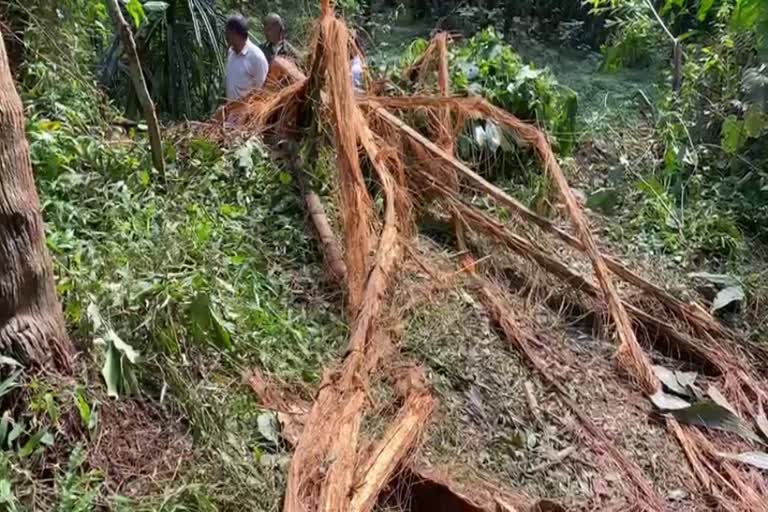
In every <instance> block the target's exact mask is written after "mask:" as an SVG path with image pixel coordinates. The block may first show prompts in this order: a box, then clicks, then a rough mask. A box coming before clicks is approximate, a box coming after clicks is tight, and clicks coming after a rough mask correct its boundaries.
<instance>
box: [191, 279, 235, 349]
mask: <svg viewBox="0 0 768 512" xmlns="http://www.w3.org/2000/svg"><path fill="white" fill-rule="evenodd" d="M189 314H190V320H191V321H192V322H191V323H192V325H191V326H190V331H191V332H192V336H193V337H194V338H195V340H196V341H197V342H198V343H212V344H213V345H215V346H217V347H218V348H220V349H225V350H228V349H231V348H232V336H231V334H230V332H231V331H232V330H234V326H232V325H231V324H229V323H228V322H226V321H224V319H223V318H222V317H221V315H220V314H219V312H218V311H217V309H216V307H215V306H214V305H213V303H212V302H211V298H210V296H209V295H207V294H204V293H200V294H198V295H197V297H195V300H194V301H192V304H191V305H190V308H189Z"/></svg>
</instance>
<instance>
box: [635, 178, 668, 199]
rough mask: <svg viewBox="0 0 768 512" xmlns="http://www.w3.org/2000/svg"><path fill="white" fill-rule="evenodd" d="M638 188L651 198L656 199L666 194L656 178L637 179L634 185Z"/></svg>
mask: <svg viewBox="0 0 768 512" xmlns="http://www.w3.org/2000/svg"><path fill="white" fill-rule="evenodd" d="M635 186H636V187H637V189H638V190H640V191H641V192H645V194H646V195H647V196H648V197H649V198H651V199H658V198H659V197H663V196H664V195H665V194H666V191H665V190H664V186H663V185H662V184H661V182H659V180H657V179H656V178H650V179H645V180H641V181H638V182H637V184H636V185H635Z"/></svg>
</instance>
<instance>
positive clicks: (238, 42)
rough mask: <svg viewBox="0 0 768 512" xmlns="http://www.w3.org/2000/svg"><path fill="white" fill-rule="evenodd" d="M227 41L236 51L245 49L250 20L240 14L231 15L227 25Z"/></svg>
mask: <svg viewBox="0 0 768 512" xmlns="http://www.w3.org/2000/svg"><path fill="white" fill-rule="evenodd" d="M225 34H226V36H227V43H228V44H229V46H230V47H232V49H233V50H235V51H236V52H238V53H239V52H241V51H243V48H244V47H245V43H246V42H247V41H248V21H247V20H246V19H245V18H244V17H242V16H240V15H239V14H237V15H234V16H230V17H229V18H228V19H227V24H226V27H225Z"/></svg>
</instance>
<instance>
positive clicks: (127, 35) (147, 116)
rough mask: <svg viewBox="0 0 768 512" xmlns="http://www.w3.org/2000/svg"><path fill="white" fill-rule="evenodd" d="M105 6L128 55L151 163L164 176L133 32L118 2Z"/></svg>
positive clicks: (157, 131) (113, 0) (156, 129)
mask: <svg viewBox="0 0 768 512" xmlns="http://www.w3.org/2000/svg"><path fill="white" fill-rule="evenodd" d="M107 7H108V8H109V12H110V14H111V15H112V19H113V20H114V22H115V25H117V33H118V34H120V39H121V40H122V43H123V49H124V50H125V53H126V56H127V57H128V69H129V74H130V76H131V81H132V82H133V89H134V91H135V92H136V97H137V98H138V99H139V103H140V104H141V108H142V109H143V110H144V120H145V121H146V122H147V131H148V132H149V145H150V146H151V148H152V164H153V165H154V166H155V169H157V172H159V173H160V176H162V177H165V158H164V156H163V154H164V153H163V142H162V139H161V138H160V123H158V121H157V113H156V112H155V104H154V103H153V102H152V97H151V96H150V95H149V89H147V82H146V81H145V80H144V72H143V71H142V70H141V63H140V61H139V55H138V52H137V50H136V42H135V41H134V39H133V33H132V32H131V28H130V27H129V26H128V23H127V22H126V21H125V17H124V16H123V12H122V11H121V10H120V4H119V2H118V1H117V0H109V1H108V2H107Z"/></svg>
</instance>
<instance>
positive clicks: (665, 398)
mask: <svg viewBox="0 0 768 512" xmlns="http://www.w3.org/2000/svg"><path fill="white" fill-rule="evenodd" d="M651 402H653V405H655V406H656V407H657V408H658V409H659V410H661V411H676V410H680V409H686V408H688V407H690V406H691V404H689V403H688V402H686V401H685V400H683V399H682V398H678V397H676V396H675V395H670V394H667V393H665V392H664V391H662V390H659V391H657V392H656V393H654V394H653V395H651Z"/></svg>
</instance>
